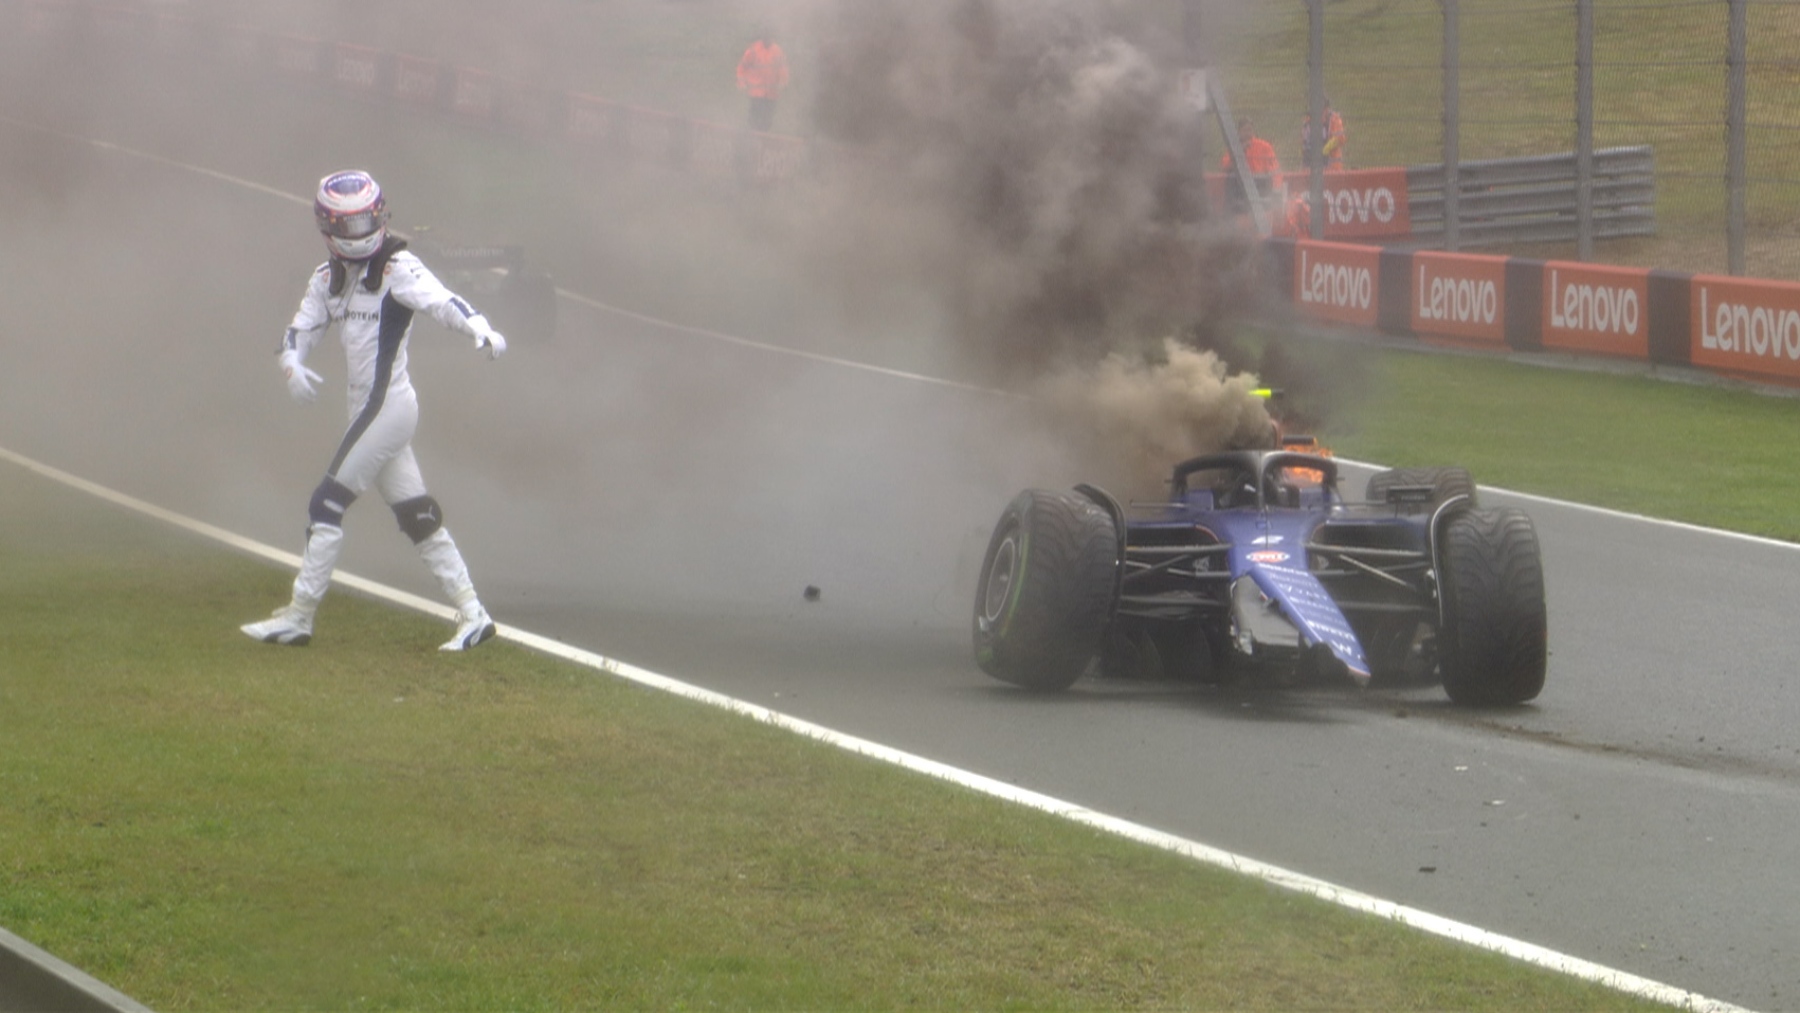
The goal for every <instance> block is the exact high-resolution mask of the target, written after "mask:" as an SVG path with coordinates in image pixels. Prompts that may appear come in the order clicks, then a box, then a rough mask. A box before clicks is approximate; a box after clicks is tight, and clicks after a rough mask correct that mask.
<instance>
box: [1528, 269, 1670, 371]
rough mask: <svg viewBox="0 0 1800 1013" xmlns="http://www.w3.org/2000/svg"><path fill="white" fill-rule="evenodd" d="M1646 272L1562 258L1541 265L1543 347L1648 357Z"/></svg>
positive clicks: (1647, 285) (1648, 285) (1648, 289)
mask: <svg viewBox="0 0 1800 1013" xmlns="http://www.w3.org/2000/svg"><path fill="white" fill-rule="evenodd" d="M1649 307H1650V272H1649V271H1648V270H1647V269H1644V268H1633V267H1605V266H1600V265H1596V264H1581V263H1575V262H1573V261H1566V260H1552V261H1549V262H1548V263H1546V264H1545V265H1544V319H1543V341H1544V347H1545V348H1549V349H1555V350H1557V351H1563V352H1587V353H1593V354H1597V355H1619V356H1629V357H1632V358H1638V359H1643V358H1648V357H1649V355H1650V313H1649Z"/></svg>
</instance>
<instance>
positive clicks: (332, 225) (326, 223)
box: [314, 208, 388, 239]
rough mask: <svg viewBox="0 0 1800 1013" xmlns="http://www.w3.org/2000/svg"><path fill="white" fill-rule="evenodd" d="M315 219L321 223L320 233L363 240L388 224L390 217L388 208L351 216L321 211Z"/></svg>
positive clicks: (339, 237) (373, 209) (370, 210)
mask: <svg viewBox="0 0 1800 1013" xmlns="http://www.w3.org/2000/svg"><path fill="white" fill-rule="evenodd" d="M314 217H315V218H317V219H318V221H319V231H320V232H323V233H325V234H326V235H328V236H332V237H334V238H337V239H363V238H365V237H367V236H372V235H374V234H375V233H376V232H377V231H378V230H379V229H380V228H381V227H382V225H384V224H386V223H387V217H388V216H387V209H386V208H371V209H369V210H366V211H354V212H351V213H349V214H336V213H333V212H330V211H319V212H316V213H315V214H314Z"/></svg>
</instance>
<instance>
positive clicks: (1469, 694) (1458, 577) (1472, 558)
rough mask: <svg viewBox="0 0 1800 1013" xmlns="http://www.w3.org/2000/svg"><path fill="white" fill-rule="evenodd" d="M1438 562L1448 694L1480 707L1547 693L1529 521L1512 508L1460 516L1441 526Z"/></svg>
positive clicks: (1543, 626)
mask: <svg viewBox="0 0 1800 1013" xmlns="http://www.w3.org/2000/svg"><path fill="white" fill-rule="evenodd" d="M1438 557H1439V564H1438V571H1439V574H1438V580H1439V591H1440V593H1441V594H1442V596H1443V602H1442V606H1443V625H1442V628H1440V629H1439V630H1438V671H1439V673H1440V674H1441V675H1442V677H1443V682H1444V692H1445V693H1447V694H1448V695H1449V697H1450V699H1451V700H1452V701H1453V702H1455V703H1458V704H1464V705H1468V706H1477V707H1491V706H1505V705H1511V704H1520V703H1524V702H1525V701H1527V700H1530V699H1533V698H1535V697H1536V696H1537V695H1538V694H1539V693H1540V692H1542V691H1543V688H1544V670H1545V668H1546V667H1547V666H1548V662H1549V647H1548V644H1549V640H1548V634H1547V615H1548V613H1547V610H1546V608H1545V606H1544V567H1543V560H1542V558H1541V557H1540V554H1539V549H1538V538H1537V530H1536V529H1535V528H1534V527H1532V524H1531V518H1530V517H1528V516H1526V514H1525V512H1524V511H1522V510H1517V509H1514V508H1511V507H1507V508H1502V509H1498V510H1465V511H1459V512H1457V513H1456V514H1455V515H1453V516H1452V517H1450V518H1449V520H1448V521H1447V522H1446V523H1445V525H1444V533H1443V537H1442V540H1441V541H1440V543H1439V546H1438Z"/></svg>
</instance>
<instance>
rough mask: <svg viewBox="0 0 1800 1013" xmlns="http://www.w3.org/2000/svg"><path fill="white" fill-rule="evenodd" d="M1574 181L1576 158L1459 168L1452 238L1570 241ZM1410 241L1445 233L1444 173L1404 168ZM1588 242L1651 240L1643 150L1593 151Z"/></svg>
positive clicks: (1652, 184)
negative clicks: (1623, 238)
mask: <svg viewBox="0 0 1800 1013" xmlns="http://www.w3.org/2000/svg"><path fill="white" fill-rule="evenodd" d="M1578 182H1579V180H1578V178H1577V170H1576V155H1575V152H1573V151H1569V152H1563V153H1561V154H1555V155H1531V156H1527V157H1523V158H1491V159H1484V160H1481V161H1474V162H1462V163H1460V164H1459V165H1458V166H1457V188H1456V215H1457V238H1458V243H1459V245H1462V246H1483V245H1485V246H1495V245H1501V244H1505V243H1548V242H1574V241H1575V240H1576V239H1577V238H1578V231H1577V230H1578V226H1579V221H1578V217H1577V208H1578V196H1579V195H1578V193H1577V191H1576V187H1577V184H1578ZM1406 189H1407V213H1408V214H1409V215H1410V216H1411V218H1412V231H1413V236H1414V238H1415V239H1417V240H1419V241H1421V242H1426V243H1429V242H1432V241H1434V240H1437V239H1441V238H1442V237H1443V235H1444V167H1443V165H1442V164H1436V165H1420V166H1411V167H1409V168H1408V169H1407V170H1406ZM1590 192H1591V193H1592V200H1593V223H1594V232H1593V234H1594V236H1595V237H1597V238H1617V237H1620V236H1653V235H1655V234H1656V158H1655V154H1654V153H1653V152H1652V150H1651V148H1650V146H1649V145H1647V144H1643V145H1634V146H1630V147H1619V148H1599V149H1596V150H1595V151H1594V158H1593V174H1592V185H1591V191H1590Z"/></svg>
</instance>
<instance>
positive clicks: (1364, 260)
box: [1294, 239, 1381, 327]
mask: <svg viewBox="0 0 1800 1013" xmlns="http://www.w3.org/2000/svg"><path fill="white" fill-rule="evenodd" d="M1380 279H1381V248H1380V247H1375V246H1353V245H1350V244H1348V243H1328V242H1320V241H1318V240H1311V239H1302V240H1298V241H1296V242H1295V243H1294V305H1295V306H1298V307H1299V308H1300V310H1301V312H1303V313H1305V314H1307V315H1308V316H1313V317H1317V318H1319V319H1321V320H1332V321H1336V322H1338V323H1343V324H1353V325H1355V326H1357V327H1373V326H1375V311H1376V303H1377V296H1378V295H1379V293H1380Z"/></svg>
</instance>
